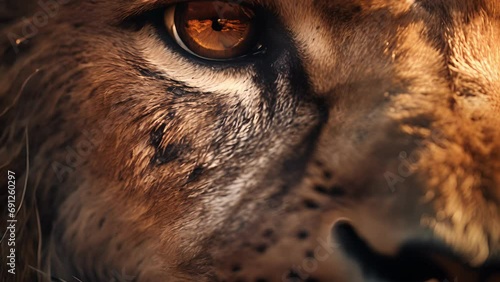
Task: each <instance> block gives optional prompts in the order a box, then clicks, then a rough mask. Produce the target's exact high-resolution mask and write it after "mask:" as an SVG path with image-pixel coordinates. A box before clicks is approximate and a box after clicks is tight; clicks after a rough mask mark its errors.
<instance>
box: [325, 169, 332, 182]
mask: <svg viewBox="0 0 500 282" xmlns="http://www.w3.org/2000/svg"><path fill="white" fill-rule="evenodd" d="M332 177H333V174H332V173H331V172H330V171H326V170H325V171H323V178H325V179H326V180H330V179H332Z"/></svg>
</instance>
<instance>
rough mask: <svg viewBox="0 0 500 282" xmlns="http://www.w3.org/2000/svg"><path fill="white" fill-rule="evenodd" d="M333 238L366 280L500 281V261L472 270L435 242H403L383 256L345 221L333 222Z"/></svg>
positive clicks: (397, 281) (429, 281)
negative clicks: (392, 251)
mask: <svg viewBox="0 0 500 282" xmlns="http://www.w3.org/2000/svg"><path fill="white" fill-rule="evenodd" d="M387 232H390V231H389V230H388V231H387ZM332 235H333V236H332V238H333V241H334V242H333V243H334V244H335V245H336V246H338V247H340V249H341V250H342V251H343V253H344V254H345V255H346V256H347V257H349V258H350V259H352V260H353V261H354V262H355V263H357V264H358V265H359V267H360V268H361V270H362V272H363V275H364V277H365V280H366V281H380V282H382V281H383V282H413V281H415V282H417V281H419V282H421V281H427V282H431V281H432V282H438V281H439V282H444V281H447V282H462V281H464V282H469V281H470V282H473V281H485V282H493V281H495V282H497V281H500V261H496V262H494V261H490V262H488V263H486V264H484V265H482V266H480V267H471V266H469V265H467V263H466V262H465V260H464V259H462V258H460V257H459V256H458V255H457V254H456V253H454V251H453V249H452V248H451V247H449V246H446V245H444V244H442V243H439V242H437V241H432V242H419V241H412V242H404V243H403V244H401V245H400V246H399V248H398V250H397V252H396V253H394V254H383V253H380V252H378V251H376V246H372V245H370V244H369V243H368V241H367V240H366V239H365V238H362V237H361V236H360V235H359V234H358V232H357V231H356V229H355V228H354V227H353V226H352V225H351V224H350V223H349V222H348V221H342V222H338V223H336V224H335V225H334V227H333V229H332Z"/></svg>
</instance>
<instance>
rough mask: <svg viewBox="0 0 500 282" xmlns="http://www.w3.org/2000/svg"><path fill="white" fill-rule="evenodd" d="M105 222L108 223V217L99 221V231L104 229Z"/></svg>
mask: <svg viewBox="0 0 500 282" xmlns="http://www.w3.org/2000/svg"><path fill="white" fill-rule="evenodd" d="M104 222H106V217H102V218H101V219H100V220H99V229H102V227H103V226H104Z"/></svg>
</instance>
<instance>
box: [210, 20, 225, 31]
mask: <svg viewBox="0 0 500 282" xmlns="http://www.w3.org/2000/svg"><path fill="white" fill-rule="evenodd" d="M223 27H224V26H223V25H221V24H220V22H219V19H218V18H213V19H212V29H213V30H215V31H222V28H223Z"/></svg>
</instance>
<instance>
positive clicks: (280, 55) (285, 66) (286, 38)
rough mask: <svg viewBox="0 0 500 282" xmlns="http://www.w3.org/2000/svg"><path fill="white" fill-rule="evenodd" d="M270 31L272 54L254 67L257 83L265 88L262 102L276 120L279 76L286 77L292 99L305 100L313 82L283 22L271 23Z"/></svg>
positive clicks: (268, 54)
mask: <svg viewBox="0 0 500 282" xmlns="http://www.w3.org/2000/svg"><path fill="white" fill-rule="evenodd" d="M268 25H269V26H270V28H269V29H268V30H267V31H266V33H267V35H265V38H268V39H269V40H268V41H269V42H268V44H267V50H268V53H267V54H266V55H264V57H263V58H258V59H257V60H256V62H255V64H254V67H255V70H256V75H255V76H254V78H253V82H254V83H255V84H256V85H258V86H259V87H261V89H262V91H263V93H262V95H261V98H262V102H263V103H264V104H265V105H266V106H267V109H268V114H269V116H270V118H271V119H272V118H273V117H274V115H275V112H276V104H277V93H278V81H277V80H278V77H279V75H280V74H282V75H284V76H283V77H284V79H287V80H288V82H289V83H290V86H291V90H292V93H291V95H292V96H291V97H290V98H291V99H293V98H302V99H303V98H304V97H306V96H307V95H308V93H309V89H310V87H309V86H310V83H309V79H308V77H307V75H306V72H305V69H304V67H303V65H302V62H301V60H300V56H299V55H298V51H297V49H296V48H295V46H296V43H295V42H294V41H293V40H292V36H291V35H290V34H289V32H288V31H286V30H285V29H284V28H283V26H282V24H281V23H279V22H271V23H269V24H268Z"/></svg>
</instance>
